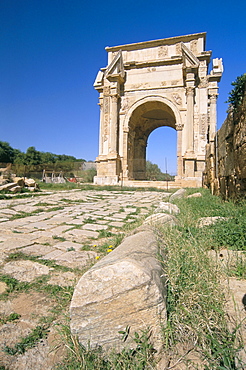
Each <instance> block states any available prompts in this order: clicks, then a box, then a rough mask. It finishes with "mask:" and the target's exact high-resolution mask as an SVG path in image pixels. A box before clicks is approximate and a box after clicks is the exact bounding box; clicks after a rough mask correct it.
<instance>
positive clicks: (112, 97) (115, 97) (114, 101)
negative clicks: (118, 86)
mask: <svg viewBox="0 0 246 370" xmlns="http://www.w3.org/2000/svg"><path fill="white" fill-rule="evenodd" d="M111 99H112V102H113V103H117V101H118V99H119V95H118V94H114V95H111Z"/></svg>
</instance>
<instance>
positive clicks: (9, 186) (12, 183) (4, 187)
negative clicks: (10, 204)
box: [0, 182, 17, 191]
mask: <svg viewBox="0 0 246 370" xmlns="http://www.w3.org/2000/svg"><path fill="white" fill-rule="evenodd" d="M16 186H17V184H16V183H15V182H10V183H8V184H4V185H1V186H0V191H2V190H11V189H12V188H15V187H16Z"/></svg>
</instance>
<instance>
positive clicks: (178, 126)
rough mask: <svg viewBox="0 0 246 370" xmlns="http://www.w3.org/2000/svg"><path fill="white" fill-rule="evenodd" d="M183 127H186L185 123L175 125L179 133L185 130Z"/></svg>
mask: <svg viewBox="0 0 246 370" xmlns="http://www.w3.org/2000/svg"><path fill="white" fill-rule="evenodd" d="M183 127H184V125H183V123H176V124H175V128H176V130H177V131H181V130H183Z"/></svg>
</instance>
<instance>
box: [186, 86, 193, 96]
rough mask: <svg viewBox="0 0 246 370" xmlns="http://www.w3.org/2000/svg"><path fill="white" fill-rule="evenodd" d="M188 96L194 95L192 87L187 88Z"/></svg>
mask: <svg viewBox="0 0 246 370" xmlns="http://www.w3.org/2000/svg"><path fill="white" fill-rule="evenodd" d="M186 95H187V96H188V95H192V96H193V95H194V87H191V86H189V87H186Z"/></svg>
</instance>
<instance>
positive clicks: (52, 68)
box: [0, 0, 246, 173]
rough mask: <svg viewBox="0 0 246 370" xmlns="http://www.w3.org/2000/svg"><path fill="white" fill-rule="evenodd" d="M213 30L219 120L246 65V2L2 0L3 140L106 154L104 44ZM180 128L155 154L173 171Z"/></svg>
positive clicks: (166, 134)
mask: <svg viewBox="0 0 246 370" xmlns="http://www.w3.org/2000/svg"><path fill="white" fill-rule="evenodd" d="M198 32H207V44H206V50H212V51H213V55H212V57H213V58H217V57H219V58H223V63H224V74H223V77H222V80H221V82H220V91H219V92H220V96H219V98H218V127H220V126H221V124H222V123H223V121H224V119H225V117H226V109H227V104H225V101H226V100H227V98H228V92H229V91H230V90H231V82H232V81H234V80H235V79H236V77H237V76H239V75H241V74H243V73H245V72H246V1H245V0H234V1H232V0H223V1H221V0H217V1H196V0H189V1H186V0H183V1H179V0H176V1H170V0H169V1H166V0H152V1H150V0H141V1H139V0H124V1H115V0H114V1H112V0H108V1H107V0H105V1H98V0H90V1H89V0H0V51H1V54H0V55H1V57H0V140H1V141H7V142H9V144H10V145H11V146H12V147H14V148H18V149H20V150H21V151H26V149H27V148H28V147H30V146H35V147H36V149H37V150H39V151H45V152H46V151H49V152H52V153H56V154H68V155H73V156H75V157H77V158H84V159H86V160H95V158H96V156H97V155H98V132H99V107H98V105H97V103H98V93H97V91H96V90H94V88H93V83H94V80H95V77H96V74H97V72H98V70H99V69H100V68H101V67H105V66H106V63H107V53H106V51H105V47H106V46H115V45H121V44H126V43H132V42H140V41H147V40H154V39H161V38H166V37H173V36H179V35H186V34H190V33H198ZM175 140H176V132H175V131H174V130H171V129H168V128H161V129H157V130H155V131H154V132H153V133H152V134H151V135H150V138H149V143H148V149H147V159H150V160H151V161H152V162H154V163H157V164H158V165H159V166H160V167H161V168H162V170H165V158H167V163H168V171H169V172H171V173H175V162H176V145H175Z"/></svg>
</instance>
